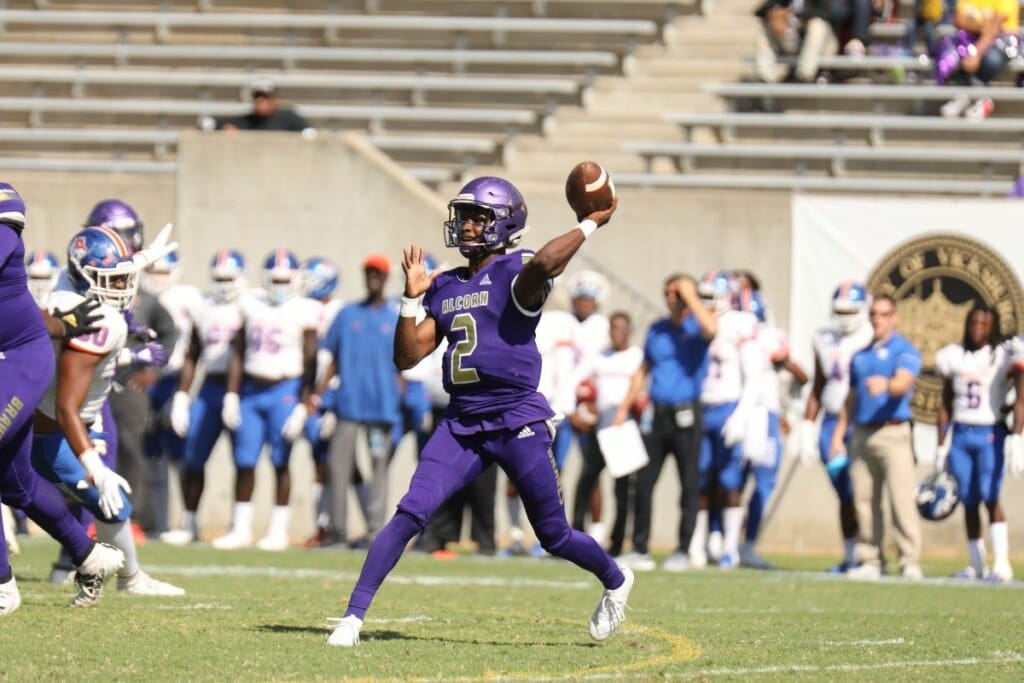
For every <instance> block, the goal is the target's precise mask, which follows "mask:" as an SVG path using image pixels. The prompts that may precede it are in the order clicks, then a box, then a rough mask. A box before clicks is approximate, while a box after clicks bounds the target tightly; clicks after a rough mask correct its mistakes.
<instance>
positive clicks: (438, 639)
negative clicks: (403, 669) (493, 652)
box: [253, 624, 599, 649]
mask: <svg viewBox="0 0 1024 683" xmlns="http://www.w3.org/2000/svg"><path fill="white" fill-rule="evenodd" d="M253 630H255V631H260V632H262V633H310V634H316V635H321V636H325V637H326V635H327V634H328V633H330V627H329V626H294V625H290V624H259V625H257V626H254V627H253ZM360 638H361V639H362V640H363V641H374V640H381V641H385V640H402V641H409V642H412V641H417V642H435V643H464V644H466V645H491V646H496V647H502V646H506V647H558V648H564V647H579V648H588V649H589V648H594V647H599V645H598V644H597V643H585V642H570V641H566V640H555V641H543V640H541V641H538V640H523V641H510V640H488V639H484V638H466V637H461V638H460V637H457V636H446V635H436V636H424V635H415V634H412V633H402V632H399V631H378V630H375V629H372V627H371V629H370V630H369V631H363V632H362V633H361V634H360Z"/></svg>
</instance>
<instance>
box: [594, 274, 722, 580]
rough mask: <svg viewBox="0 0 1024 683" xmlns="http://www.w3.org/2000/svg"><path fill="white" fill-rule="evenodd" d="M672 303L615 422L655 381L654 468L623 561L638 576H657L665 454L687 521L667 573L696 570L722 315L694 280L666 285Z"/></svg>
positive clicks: (650, 443) (643, 484) (648, 438)
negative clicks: (708, 387) (659, 488)
mask: <svg viewBox="0 0 1024 683" xmlns="http://www.w3.org/2000/svg"><path fill="white" fill-rule="evenodd" d="M665 303H666V304H667V305H668V311H669V315H668V317H667V318H662V319H661V320H658V321H657V322H655V323H654V324H652V325H651V328H650V329H649V330H648V331H647V340H646V341H645V342H644V362H643V364H642V365H641V366H640V367H639V368H638V369H637V371H636V372H635V373H634V374H633V379H632V382H631V384H630V387H629V392H628V393H627V394H626V398H625V399H624V400H623V402H622V404H621V405H620V406H619V409H618V411H617V412H616V413H615V418H614V420H613V422H614V424H622V423H623V422H625V421H626V417H627V416H628V415H629V410H630V408H631V407H632V405H633V401H634V400H636V397H637V395H638V394H639V393H640V391H641V390H642V389H643V387H644V384H645V382H646V380H647V378H648V376H649V377H650V378H651V388H650V391H649V394H650V397H651V402H652V403H653V404H654V421H653V423H652V425H651V430H650V433H649V434H646V435H644V444H645V445H646V447H647V455H648V456H649V457H650V462H649V463H648V464H647V466H646V467H644V468H643V469H642V470H640V472H639V473H638V474H637V484H636V488H637V491H636V516H635V519H634V520H633V552H631V553H629V554H627V555H624V556H622V557H621V558H620V562H621V563H622V564H625V565H626V566H628V567H630V568H631V569H634V570H639V571H650V570H652V569H654V568H655V564H654V560H653V559H651V556H650V555H649V554H648V553H647V550H648V548H647V544H648V541H649V540H650V536H651V503H652V500H651V499H652V498H653V496H654V485H655V484H656V483H658V476H659V475H660V474H661V466H662V465H663V464H664V462H665V456H666V455H667V454H669V453H672V454H673V455H674V456H675V458H676V466H677V469H678V470H679V483H680V486H681V487H682V499H681V502H680V507H681V508H682V518H681V519H680V520H679V547H678V549H677V550H676V552H675V554H673V555H672V556H671V557H669V558H668V559H667V560H666V561H665V569H669V570H675V571H680V570H683V569H686V568H688V566H689V561H688V559H687V556H686V552H687V550H688V549H689V547H690V537H691V536H693V527H694V523H695V522H696V519H697V509H698V507H699V505H700V488H699V486H700V484H699V477H700V471H699V470H700V467H699V465H700V437H701V431H702V425H701V410H700V405H699V404H698V401H699V399H700V389H701V385H702V384H703V383H704V375H706V374H707V369H708V348H709V346H710V345H711V340H712V339H714V337H715V334H716V333H717V331H718V322H717V320H716V319H715V314H714V313H712V312H711V311H709V310H708V309H707V308H705V307H704V304H703V303H701V300H700V297H699V296H698V295H697V283H696V282H695V281H694V280H693V278H691V277H689V276H688V275H680V274H675V275H670V276H669V277H668V278H667V279H666V280H665Z"/></svg>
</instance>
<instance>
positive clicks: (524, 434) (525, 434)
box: [516, 425, 534, 439]
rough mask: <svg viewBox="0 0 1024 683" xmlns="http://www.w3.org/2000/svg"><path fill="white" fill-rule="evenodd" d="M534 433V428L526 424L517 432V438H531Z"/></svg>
mask: <svg viewBox="0 0 1024 683" xmlns="http://www.w3.org/2000/svg"><path fill="white" fill-rule="evenodd" d="M533 435H534V433H533V430H532V429H530V425H526V426H525V427H523V428H522V429H520V430H519V433H518V434H516V438H517V439H529V438H530V437H531V436H533Z"/></svg>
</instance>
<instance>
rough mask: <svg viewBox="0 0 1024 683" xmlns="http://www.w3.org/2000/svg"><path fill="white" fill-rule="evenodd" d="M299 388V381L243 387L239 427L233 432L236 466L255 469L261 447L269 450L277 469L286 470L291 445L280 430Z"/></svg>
mask: <svg viewBox="0 0 1024 683" xmlns="http://www.w3.org/2000/svg"><path fill="white" fill-rule="evenodd" d="M301 387H302V380H301V379H299V378H298V377H296V378H294V379H285V380H281V381H280V382H277V383H276V384H271V385H269V386H261V385H259V384H256V383H255V382H251V381H249V380H246V381H245V382H243V383H242V394H241V397H240V398H241V408H242V424H241V426H240V427H239V428H238V431H237V432H235V465H236V466H238V467H239V468H242V469H250V468H253V467H256V463H257V462H258V461H259V459H260V452H261V451H262V450H263V444H267V445H269V446H270V461H271V462H272V463H273V465H274V467H275V468H276V469H281V468H284V467H287V466H288V458H289V457H290V456H291V453H292V444H291V442H290V441H286V440H285V438H284V437H283V436H281V428H282V427H284V423H285V421H286V420H287V419H288V416H289V415H291V414H292V409H293V408H295V404H296V403H298V401H299V389H300V388H301Z"/></svg>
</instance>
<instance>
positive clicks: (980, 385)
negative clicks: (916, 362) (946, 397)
mask: <svg viewBox="0 0 1024 683" xmlns="http://www.w3.org/2000/svg"><path fill="white" fill-rule="evenodd" d="M935 370H936V372H938V373H939V375H941V376H942V377H946V378H948V379H950V380H952V382H953V415H952V416H951V417H952V420H953V422H959V423H961V424H971V425H993V424H996V423H997V422H1000V421H1001V420H1002V410H1001V409H1002V407H1003V401H1004V400H1005V399H1006V393H1007V392H1008V391H1009V371H1010V354H1009V352H1008V351H1007V347H1006V344H1000V345H999V346H996V347H995V348H993V347H991V346H983V347H981V348H980V349H977V350H976V351H967V350H966V349H964V347H962V346H960V345H959V344H950V345H949V346H944V347H943V348H941V349H939V351H938V353H936V354H935Z"/></svg>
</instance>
